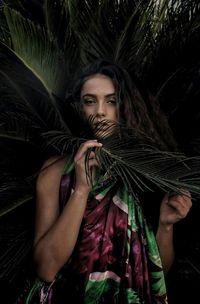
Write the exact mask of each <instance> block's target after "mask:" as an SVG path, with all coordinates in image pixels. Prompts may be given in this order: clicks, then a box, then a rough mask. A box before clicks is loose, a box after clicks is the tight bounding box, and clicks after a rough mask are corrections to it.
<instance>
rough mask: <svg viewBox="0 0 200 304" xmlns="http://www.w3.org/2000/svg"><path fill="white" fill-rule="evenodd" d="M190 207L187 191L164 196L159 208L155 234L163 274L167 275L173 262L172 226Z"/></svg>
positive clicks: (184, 215) (189, 197)
mask: <svg viewBox="0 0 200 304" xmlns="http://www.w3.org/2000/svg"><path fill="white" fill-rule="evenodd" d="M191 206H192V201H191V196H190V193H189V192H188V191H184V194H182V195H173V196H170V195H169V194H166V195H165V197H164V199H163V200H162V203H161V207H160V217H159V225H158V230H157V234H156V239H157V243H158V247H159V250H160V257H161V260H162V264H163V269H164V272H165V273H167V272H168V271H169V269H170V267H171V266H172V263H173V261H174V245H173V225H174V224H175V223H176V222H178V221H180V220H181V219H183V218H185V217H186V216H187V214H188V212H189V210H190V208H191Z"/></svg>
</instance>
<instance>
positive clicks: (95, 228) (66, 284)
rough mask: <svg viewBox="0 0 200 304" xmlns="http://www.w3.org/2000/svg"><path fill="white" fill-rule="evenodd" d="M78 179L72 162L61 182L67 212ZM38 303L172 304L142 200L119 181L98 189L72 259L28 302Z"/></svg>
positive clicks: (32, 292) (35, 287) (91, 198)
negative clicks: (142, 206) (75, 181)
mask: <svg viewBox="0 0 200 304" xmlns="http://www.w3.org/2000/svg"><path fill="white" fill-rule="evenodd" d="M73 175H74V168H73V165H72V163H71V162H68V163H67V164H66V166H65V170H64V174H63V176H62V180H61V187H60V202H61V210H62V208H63V207H64V205H65V203H66V202H67V200H68V198H69V196H70V195H71V189H72V183H73ZM61 212H62V211H61ZM33 303H34V304H39V303H40V304H44V303H45V304H57V303H58V304H68V303H69V304H70V303H79V304H81V303H84V304H97V303H98V304H114V303H116V304H117V303H120V304H126V303H127V304H132V303H135V304H136V303H137V304H154V303H157V304H158V303H162V304H166V303H168V302H167V295H166V287H165V278H164V273H163V269H162V265H161V260H160V255H159V250H158V247H157V243H156V240H155V236H154V233H153V231H152V230H151V228H149V227H148V225H147V223H146V220H145V218H144V216H143V213H142V210H141V206H140V203H139V200H138V199H137V197H135V196H133V195H131V194H130V193H128V191H127V190H126V189H125V187H124V186H123V185H120V184H119V183H118V182H117V180H116V179H115V180H107V181H105V182H104V184H103V185H102V184H101V185H98V184H97V185H96V186H95V187H94V189H93V191H92V193H91V194H90V196H89V198H88V203H87V207H86V210H85V214H84V217H83V221H82V225H81V228H80V233H79V236H78V240H77V244H76V247H75V249H74V251H73V254H72V256H71V258H70V260H69V261H68V262H67V264H66V265H65V266H64V267H63V269H62V270H61V271H60V273H59V274H58V275H57V277H56V279H55V280H54V281H53V282H52V283H51V284H46V283H44V282H42V281H41V280H40V279H36V281H35V283H34V285H33V286H32V288H31V289H30V291H29V293H28V295H27V297H26V299H25V300H24V302H23V304H33Z"/></svg>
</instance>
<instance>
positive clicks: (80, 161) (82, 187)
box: [74, 140, 102, 192]
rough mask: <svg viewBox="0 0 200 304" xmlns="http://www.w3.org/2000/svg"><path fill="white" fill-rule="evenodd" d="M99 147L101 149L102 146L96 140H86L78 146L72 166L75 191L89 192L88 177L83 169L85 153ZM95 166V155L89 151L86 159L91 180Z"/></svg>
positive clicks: (96, 164)
mask: <svg viewBox="0 0 200 304" xmlns="http://www.w3.org/2000/svg"><path fill="white" fill-rule="evenodd" d="M100 147H102V144H101V143H99V142H97V140H88V141H86V142H84V143H83V144H81V145H80V147H79V149H78V151H77V153H76V155H75V157H74V166H75V173H76V183H75V190H79V191H86V192H90V190H91V188H92V185H91V181H90V179H89V176H87V173H86V168H85V159H86V153H87V151H88V149H89V148H100ZM97 166H98V162H97V160H96V158H95V153H94V152H93V151H91V152H90V155H89V159H88V169H89V172H90V173H91V176H92V177H93V178H94V177H95V167H97Z"/></svg>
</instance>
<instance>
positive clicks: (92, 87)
mask: <svg viewBox="0 0 200 304" xmlns="http://www.w3.org/2000/svg"><path fill="white" fill-rule="evenodd" d="M100 92H105V93H106V94H113V93H115V87H114V84H113V81H112V79H111V78H110V77H109V76H106V75H104V74H95V75H91V76H89V77H88V78H87V79H86V81H85V82H84V84H83V86H82V89H81V95H84V94H86V93H90V94H98V93H100Z"/></svg>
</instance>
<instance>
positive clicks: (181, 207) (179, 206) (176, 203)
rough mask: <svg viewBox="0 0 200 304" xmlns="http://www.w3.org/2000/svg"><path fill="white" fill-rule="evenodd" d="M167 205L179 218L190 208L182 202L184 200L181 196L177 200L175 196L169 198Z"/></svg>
mask: <svg viewBox="0 0 200 304" xmlns="http://www.w3.org/2000/svg"><path fill="white" fill-rule="evenodd" d="M167 204H168V205H169V206H170V207H172V208H174V209H175V210H176V213H177V214H178V215H179V216H180V217H185V216H186V215H187V213H188V211H189V210H190V206H188V205H187V204H186V203H185V202H184V199H183V198H182V197H181V196H180V197H179V198H178V197H177V196H176V197H174V198H171V199H170V200H169V201H168V202H167Z"/></svg>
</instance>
